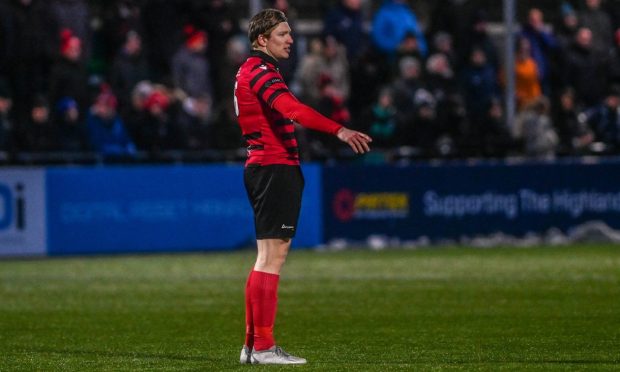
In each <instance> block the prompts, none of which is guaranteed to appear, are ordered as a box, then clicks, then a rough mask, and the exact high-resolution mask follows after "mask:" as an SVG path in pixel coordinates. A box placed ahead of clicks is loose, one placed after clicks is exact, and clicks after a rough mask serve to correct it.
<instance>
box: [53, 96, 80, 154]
mask: <svg viewBox="0 0 620 372" xmlns="http://www.w3.org/2000/svg"><path fill="white" fill-rule="evenodd" d="M80 116H81V115H80V111H79V106H78V103H77V101H76V100H75V99H74V98H72V97H63V98H61V99H60V100H58V101H57V102H56V114H55V115H54V126H55V127H56V128H57V130H58V141H59V145H60V150H62V151H69V152H73V151H85V150H86V149H87V146H86V131H85V128H84V125H83V122H82V121H81V119H80Z"/></svg>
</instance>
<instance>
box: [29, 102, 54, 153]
mask: <svg viewBox="0 0 620 372" xmlns="http://www.w3.org/2000/svg"><path fill="white" fill-rule="evenodd" d="M25 128H26V133H27V144H26V145H25V146H24V149H26V150H28V151H32V152H48V151H54V150H58V147H59V145H58V128H57V127H56V126H54V125H53V123H52V121H51V112H50V107H49V102H48V101H47V99H46V98H45V97H44V96H37V97H35V98H34V100H33V104H32V109H31V111H30V118H29V119H28V121H27V124H26V126H25Z"/></svg>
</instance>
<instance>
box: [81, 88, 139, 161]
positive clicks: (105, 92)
mask: <svg viewBox="0 0 620 372" xmlns="http://www.w3.org/2000/svg"><path fill="white" fill-rule="evenodd" d="M117 106H118V101H117V99H116V96H114V94H113V93H112V91H111V90H110V87H109V86H107V85H104V86H102V87H101V92H100V93H99V95H98V96H97V98H96V99H95V102H94V103H93V105H92V106H91V107H90V110H89V111H88V114H87V116H86V126H87V129H88V137H89V140H90V145H91V147H92V148H93V149H94V150H95V151H97V153H99V154H101V155H104V156H115V157H118V156H120V157H124V156H133V155H134V154H135V153H136V147H135V145H134V143H133V141H132V140H131V138H129V135H128V134H127V130H126V129H125V124H124V122H123V120H122V119H121V117H120V115H118V112H117V110H116V108H117Z"/></svg>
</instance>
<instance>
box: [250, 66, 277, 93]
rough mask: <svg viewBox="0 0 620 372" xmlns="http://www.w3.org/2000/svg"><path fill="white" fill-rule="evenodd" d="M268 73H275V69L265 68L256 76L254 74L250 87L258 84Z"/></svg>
mask: <svg viewBox="0 0 620 372" xmlns="http://www.w3.org/2000/svg"><path fill="white" fill-rule="evenodd" d="M267 74H273V71H269V70H263V71H261V72H259V73H258V74H256V76H254V77H253V78H252V80H250V88H252V89H254V86H255V85H256V83H258V81H259V80H260V79H261V78H262V77H263V76H265V75H267Z"/></svg>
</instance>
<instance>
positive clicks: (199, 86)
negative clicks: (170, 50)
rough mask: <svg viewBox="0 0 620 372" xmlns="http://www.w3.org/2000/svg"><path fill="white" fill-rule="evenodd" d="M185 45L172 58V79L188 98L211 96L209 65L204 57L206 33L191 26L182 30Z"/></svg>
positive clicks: (206, 43)
mask: <svg viewBox="0 0 620 372" xmlns="http://www.w3.org/2000/svg"><path fill="white" fill-rule="evenodd" d="M184 33H185V43H184V44H183V45H182V46H181V47H180V48H179V49H178V51H177V52H176V53H175V55H174V57H173V58H172V77H173V79H174V82H175V84H176V85H177V87H178V88H180V89H181V90H183V91H184V92H185V93H186V94H187V95H189V96H190V97H199V96H204V95H208V96H209V97H211V96H212V84H211V77H210V75H209V70H210V65H209V61H208V60H207V57H206V50H207V45H208V37H207V33H206V32H205V31H203V30H199V29H197V28H195V27H194V26H192V25H187V26H185V28H184Z"/></svg>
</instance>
